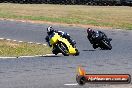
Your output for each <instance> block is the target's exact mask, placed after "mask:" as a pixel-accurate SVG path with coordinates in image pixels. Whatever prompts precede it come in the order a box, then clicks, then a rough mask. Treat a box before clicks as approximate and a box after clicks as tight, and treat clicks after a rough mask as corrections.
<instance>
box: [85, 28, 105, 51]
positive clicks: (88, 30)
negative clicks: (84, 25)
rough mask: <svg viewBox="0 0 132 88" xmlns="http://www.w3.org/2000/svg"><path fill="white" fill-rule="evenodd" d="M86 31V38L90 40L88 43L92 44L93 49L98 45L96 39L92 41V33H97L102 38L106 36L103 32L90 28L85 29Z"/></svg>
mask: <svg viewBox="0 0 132 88" xmlns="http://www.w3.org/2000/svg"><path fill="white" fill-rule="evenodd" d="M87 33H88V35H87V38H88V40H89V41H90V43H91V44H93V48H94V49H95V48H97V47H98V46H97V45H96V41H94V38H93V35H94V34H97V33H99V34H100V35H101V36H102V38H107V36H106V34H105V33H104V32H102V31H94V30H92V29H91V28H88V29H87Z"/></svg>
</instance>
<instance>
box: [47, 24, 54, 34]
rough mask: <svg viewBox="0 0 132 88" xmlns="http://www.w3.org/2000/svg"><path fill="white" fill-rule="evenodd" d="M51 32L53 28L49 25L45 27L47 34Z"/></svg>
mask: <svg viewBox="0 0 132 88" xmlns="http://www.w3.org/2000/svg"><path fill="white" fill-rule="evenodd" d="M53 32H54V29H53V28H52V27H51V26H49V27H48V28H47V34H48V35H50V34H52V33H53Z"/></svg>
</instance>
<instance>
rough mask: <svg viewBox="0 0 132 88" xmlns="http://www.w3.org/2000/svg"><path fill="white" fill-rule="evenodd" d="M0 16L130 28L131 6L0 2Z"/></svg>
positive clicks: (131, 21) (131, 22) (131, 27)
mask: <svg viewBox="0 0 132 88" xmlns="http://www.w3.org/2000/svg"><path fill="white" fill-rule="evenodd" d="M0 18H11V19H22V20H41V21H50V22H60V23H68V24H73V23H74V24H84V25H93V26H105V27H113V28H123V29H130V30H131V29H132V8H131V7H127V6H118V7H117V6H83V5H50V4H10V3H8V4H5V3H1V4H0Z"/></svg>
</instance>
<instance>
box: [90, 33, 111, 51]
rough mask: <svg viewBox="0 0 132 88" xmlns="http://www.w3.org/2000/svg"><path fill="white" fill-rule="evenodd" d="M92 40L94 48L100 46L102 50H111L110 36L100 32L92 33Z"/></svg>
mask: <svg viewBox="0 0 132 88" xmlns="http://www.w3.org/2000/svg"><path fill="white" fill-rule="evenodd" d="M92 40H93V48H94V49H96V48H98V47H100V48H101V49H102V50H111V49H112V46H111V44H110V41H112V39H111V38H107V37H106V36H104V35H103V34H101V33H94V34H93V35H92Z"/></svg>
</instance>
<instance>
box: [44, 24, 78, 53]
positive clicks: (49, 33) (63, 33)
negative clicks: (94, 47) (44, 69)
mask: <svg viewBox="0 0 132 88" xmlns="http://www.w3.org/2000/svg"><path fill="white" fill-rule="evenodd" d="M54 32H55V33H58V35H60V36H61V37H63V38H66V39H67V40H68V41H69V42H70V44H71V45H72V46H73V47H75V44H76V42H75V40H73V39H72V38H71V37H70V35H69V34H68V33H66V32H63V31H58V30H55V29H53V27H52V26H49V27H48V28H47V34H48V35H47V36H46V38H45V40H46V42H47V43H48V45H49V46H50V47H51V46H52V45H51V44H50V42H49V41H50V35H51V34H52V33H54ZM52 52H53V53H54V54H55V49H53V50H52Z"/></svg>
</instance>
